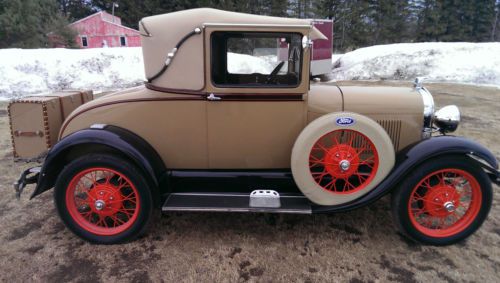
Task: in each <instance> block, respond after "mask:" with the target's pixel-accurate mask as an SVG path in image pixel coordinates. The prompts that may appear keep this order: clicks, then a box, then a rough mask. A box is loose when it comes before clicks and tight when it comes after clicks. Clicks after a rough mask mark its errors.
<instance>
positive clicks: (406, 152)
mask: <svg viewBox="0 0 500 283" xmlns="http://www.w3.org/2000/svg"><path fill="white" fill-rule="evenodd" d="M445 155H464V156H469V157H471V158H470V160H471V162H477V164H478V165H480V166H481V167H482V168H483V169H484V170H485V171H486V172H487V173H488V174H489V175H490V177H491V178H492V180H494V178H495V177H496V178H500V176H499V172H498V161H497V159H496V157H495V156H494V155H493V153H491V152H490V151H489V150H488V149H487V148H486V147H484V146H482V145H480V144H478V143H476V142H474V141H471V140H469V139H466V138H463V137H455V136H439V137H433V138H430V139H426V140H422V141H420V142H418V143H415V144H412V145H410V146H408V147H406V148H405V149H403V150H402V151H400V152H399V153H398V155H397V158H396V166H394V169H393V170H392V172H391V173H390V174H389V175H388V176H387V177H386V178H385V179H384V180H383V181H382V182H381V183H380V184H379V185H378V186H377V187H376V188H375V189H373V190H372V191H370V192H369V193H367V194H366V195H364V196H362V197H361V198H359V199H356V200H354V201H352V202H350V203H347V204H344V205H341V206H316V207H314V208H313V212H316V213H323V212H336V211H345V210H351V209H355V208H358V207H361V206H364V205H367V204H370V203H372V202H374V201H376V200H377V199H379V198H381V197H382V196H384V195H385V194H387V193H389V192H390V191H391V190H392V189H394V188H396V187H397V185H398V184H399V183H400V182H401V181H403V179H404V178H405V177H406V176H407V175H408V174H409V173H411V172H412V170H413V169H415V168H416V167H417V166H419V165H420V164H422V163H424V162H425V161H428V160H430V159H433V158H436V157H439V156H445ZM382 158H383V157H382Z"/></svg>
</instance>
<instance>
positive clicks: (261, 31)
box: [205, 26, 309, 169]
mask: <svg viewBox="0 0 500 283" xmlns="http://www.w3.org/2000/svg"><path fill="white" fill-rule="evenodd" d="M307 31H308V30H307V29H303V30H294V31H291V30H290V29H282V30H279V29H276V28H275V29H272V27H269V28H267V29H265V28H261V27H260V28H251V27H245V28H241V27H239V28H238V27H237V28H234V27H233V28H231V27H228V28H226V29H222V28H221V27H220V26H219V27H217V29H213V30H210V28H207V32H206V37H207V38H206V40H205V47H206V48H207V47H209V48H207V49H208V50H209V51H208V54H207V57H208V58H207V59H206V60H207V61H208V62H207V61H206V62H207V67H206V68H207V69H206V71H207V72H206V73H207V76H208V77H207V78H206V81H207V91H208V93H209V96H208V100H209V101H208V103H207V129H208V139H207V140H208V155H209V158H208V159H209V167H210V168H212V169H271V168H289V167H290V155H291V150H292V147H293V144H294V142H295V139H296V137H297V136H298V135H299V133H300V131H301V130H302V129H303V128H304V126H305V124H306V111H307V109H306V101H305V99H306V93H307V89H308V86H309V75H308V74H309V64H308V60H309V57H308V56H309V51H308V49H303V48H302V44H301V42H302V37H303V35H304V34H303V33H305V32H307ZM306 63H307V64H306Z"/></svg>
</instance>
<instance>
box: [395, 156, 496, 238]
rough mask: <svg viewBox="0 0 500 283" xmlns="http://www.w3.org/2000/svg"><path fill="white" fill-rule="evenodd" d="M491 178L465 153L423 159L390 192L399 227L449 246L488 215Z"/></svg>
mask: <svg viewBox="0 0 500 283" xmlns="http://www.w3.org/2000/svg"><path fill="white" fill-rule="evenodd" d="M492 197H493V193H492V188H491V181H490V180H489V178H488V176H487V174H486V173H485V172H484V171H483V170H482V169H481V167H480V166H478V165H476V164H475V163H473V162H471V160H470V159H469V158H468V157H466V156H446V157H440V158H436V159H433V160H430V161H427V162H425V163H423V164H422V165H420V166H419V167H417V168H416V169H415V170H414V171H413V173H412V174H410V175H409V176H408V177H407V178H406V180H405V181H404V182H403V183H402V184H401V185H400V187H399V188H398V189H397V190H396V191H395V192H394V193H393V194H392V212H393V216H394V219H395V222H396V225H397V227H398V228H399V230H400V231H401V232H402V233H403V234H405V235H406V236H408V237H409V238H411V239H413V240H415V241H418V242H421V243H424V244H430V245H438V246H442V245H450V244H454V243H456V242H459V241H461V240H464V239H465V238H467V237H469V236H470V235H471V234H472V233H474V232H475V231H476V230H477V229H479V227H480V226H481V224H482V223H483V222H484V220H485V219H486V217H487V216H488V212H489V210H490V208H491V202H492Z"/></svg>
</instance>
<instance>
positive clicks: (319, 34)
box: [309, 27, 328, 40]
mask: <svg viewBox="0 0 500 283" xmlns="http://www.w3.org/2000/svg"><path fill="white" fill-rule="evenodd" d="M309 37H311V39H312V40H315V39H319V40H326V39H328V37H326V35H324V34H323V33H322V32H321V31H319V29H317V28H316V27H312V28H311V32H310V33H309Z"/></svg>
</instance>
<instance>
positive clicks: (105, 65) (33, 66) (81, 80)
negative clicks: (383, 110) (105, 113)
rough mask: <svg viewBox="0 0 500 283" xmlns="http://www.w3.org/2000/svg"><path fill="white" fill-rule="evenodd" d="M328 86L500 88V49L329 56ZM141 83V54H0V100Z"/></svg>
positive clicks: (409, 49)
mask: <svg viewBox="0 0 500 283" xmlns="http://www.w3.org/2000/svg"><path fill="white" fill-rule="evenodd" d="M229 59H230V60H229V61H230V65H229V71H230V72H232V73H254V72H260V73H265V74H269V73H270V72H271V71H272V70H273V68H274V67H275V66H276V60H277V58H276V56H272V55H270V56H260V57H253V56H249V55H244V54H230V55H229ZM332 65H333V67H334V68H333V70H332V73H331V75H330V76H329V77H330V78H331V79H332V80H379V79H387V80H413V79H414V78H415V77H424V78H426V79H427V80H428V81H439V82H460V83H471V84H487V85H496V86H499V87H500V43H412V44H410V43H408V44H392V45H378V46H373V47H367V48H361V49H358V50H355V51H353V52H349V53H346V54H344V55H338V54H334V55H333V56H332ZM144 80H145V77H144V66H143V61H142V51H141V48H134V47H131V48H102V49H101V48H97V49H84V50H82V49H80V50H72V49H26V50H22V49H0V100H5V99H9V98H13V97H20V96H26V95H31V94H40V93H44V92H45V93H46V92H49V91H54V90H61V89H71V88H73V89H93V90H94V91H102V90H112V89H122V88H126V87H130V86H135V85H138V84H141V83H142V82H143V81H144Z"/></svg>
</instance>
